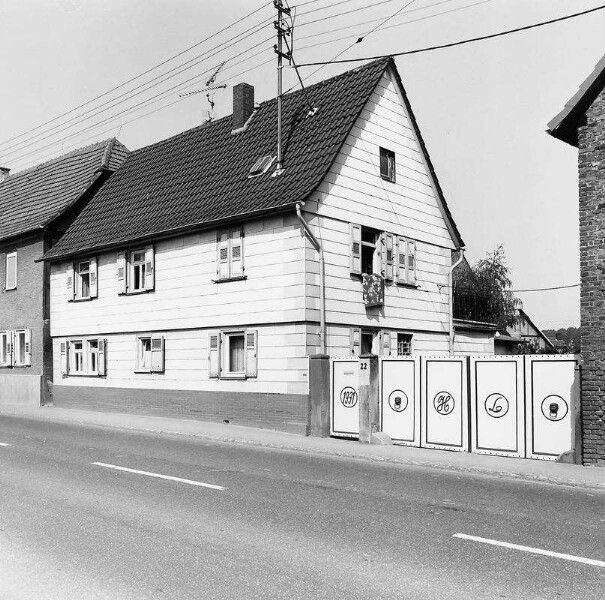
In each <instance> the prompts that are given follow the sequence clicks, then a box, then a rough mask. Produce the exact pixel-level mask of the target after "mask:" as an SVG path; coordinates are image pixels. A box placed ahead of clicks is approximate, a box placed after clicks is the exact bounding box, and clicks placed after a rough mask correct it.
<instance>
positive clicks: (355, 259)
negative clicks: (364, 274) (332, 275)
mask: <svg viewBox="0 0 605 600" xmlns="http://www.w3.org/2000/svg"><path fill="white" fill-rule="evenodd" d="M350 248H351V273H352V274H354V275H361V225H355V224H354V223H351V230H350Z"/></svg>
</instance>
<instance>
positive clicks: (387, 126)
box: [305, 75, 455, 352]
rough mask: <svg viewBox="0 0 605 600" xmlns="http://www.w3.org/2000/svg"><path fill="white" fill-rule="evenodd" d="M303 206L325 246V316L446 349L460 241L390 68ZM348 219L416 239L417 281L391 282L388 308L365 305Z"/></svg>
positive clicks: (312, 293) (312, 276)
mask: <svg viewBox="0 0 605 600" xmlns="http://www.w3.org/2000/svg"><path fill="white" fill-rule="evenodd" d="M380 146H382V147H384V148H387V149H389V150H392V151H394V152H395V156H396V182H395V183H391V182H388V181H384V180H383V179H381V177H380V162H379V148H380ZM305 210H307V211H309V212H310V213H313V214H312V215H310V216H307V218H308V221H309V223H310V226H311V228H312V230H313V232H314V233H315V235H316V236H317V237H318V239H320V240H321V241H322V244H323V247H324V255H325V260H326V321H327V322H328V323H330V324H333V325H336V324H342V325H344V324H346V325H357V326H362V327H363V326H366V327H378V328H380V329H389V330H400V331H401V330H407V331H410V332H412V333H414V339H415V340H417V344H415V345H414V350H415V351H423V352H424V351H426V352H447V350H448V338H447V334H448V328H449V289H448V287H447V283H448V277H447V274H448V269H449V266H450V264H451V258H450V257H451V250H452V249H453V248H454V246H455V245H454V243H453V242H452V239H451V236H450V233H449V231H448V228H447V225H446V222H445V220H444V218H443V215H442V212H441V209H440V206H439V201H438V199H437V196H436V193H435V191H434V188H433V186H432V185H431V179H430V174H429V172H428V170H427V168H426V166H425V163H424V160H423V157H422V155H421V150H420V145H419V142H418V140H417V139H416V136H415V133H414V131H413V128H412V125H411V122H410V118H409V116H408V114H407V112H406V109H405V105H404V103H403V101H402V99H401V98H400V96H399V92H398V89H397V88H396V86H395V84H394V83H393V81H391V79H390V77H389V76H388V75H385V76H384V77H383V79H382V81H381V82H380V84H379V85H378V87H377V89H376V90H375V91H374V93H373V95H372V97H371V99H370V101H369V102H368V104H367V105H366V107H365V109H364V110H363V112H362V114H361V116H360V117H359V119H358V121H357V123H356V124H355V126H354V128H353V130H352V131H351V133H350V135H349V136H348V138H347V140H346V143H345V145H344V148H343V149H342V151H341V153H340V155H339V156H338V158H337V160H336V162H335V164H334V165H333V166H332V168H331V169H330V172H329V174H328V176H327V177H326V179H325V180H324V181H323V183H322V184H321V186H320V187H319V189H318V192H317V193H316V194H315V195H314V196H313V199H312V200H311V201H309V202H307V203H306V206H305ZM350 223H357V224H360V225H363V226H367V227H372V228H375V229H378V230H379V231H387V232H389V233H393V234H396V235H401V236H405V237H407V238H409V239H412V240H416V246H417V250H416V252H417V254H416V256H417V283H418V285H417V287H410V286H401V285H390V284H387V286H386V294H385V304H384V307H382V308H380V309H371V310H366V308H365V306H364V304H363V296H362V286H361V280H360V278H358V277H357V278H355V277H351V275H350V262H349V261H350V258H349V255H350V238H349V235H350V233H349V224H350ZM306 252H307V254H306V256H307V264H308V267H307V296H308V299H307V307H308V311H307V318H308V319H309V320H315V321H317V320H319V265H318V262H317V253H316V252H315V251H314V250H313V248H312V247H311V245H310V244H308V243H307V251H306ZM342 331H345V330H344V329H343V330H342ZM347 338H348V333H347ZM313 339H314V338H311V339H310V340H309V341H310V342H312V341H313ZM328 344H330V342H328ZM343 344H344V341H343V342H342V344H341V343H338V344H337V345H336V347H344V345H343ZM346 347H347V349H348V341H347V343H346ZM313 350H314V348H313V349H310V351H313Z"/></svg>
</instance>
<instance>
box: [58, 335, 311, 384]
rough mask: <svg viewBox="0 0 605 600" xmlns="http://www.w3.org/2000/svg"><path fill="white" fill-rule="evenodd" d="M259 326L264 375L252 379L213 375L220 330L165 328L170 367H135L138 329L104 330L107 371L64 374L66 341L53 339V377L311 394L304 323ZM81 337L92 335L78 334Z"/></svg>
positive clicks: (61, 380)
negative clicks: (214, 337) (212, 352)
mask: <svg viewBox="0 0 605 600" xmlns="http://www.w3.org/2000/svg"><path fill="white" fill-rule="evenodd" d="M257 330H258V377H256V378H251V379H247V380H230V379H220V380H217V379H210V378H209V377H208V335H209V333H210V331H213V332H214V331H215V330H200V329H195V330H185V331H160V332H158V333H160V334H162V335H164V336H165V371H164V373H135V367H136V337H137V336H136V333H116V334H109V335H104V336H103V338H104V339H106V340H107V351H106V361H107V375H106V376H105V377H95V376H78V375H69V376H67V377H64V376H63V375H62V374H61V368H60V361H59V357H60V355H61V350H60V344H61V342H62V341H64V340H66V339H69V338H66V337H56V338H54V339H53V354H54V356H55V357H56V359H55V362H54V372H53V379H54V382H55V384H56V385H72V386H95V387H97V386H98V387H123V388H143V389H145V388H153V389H177V390H216V391H225V392H268V393H283V394H307V393H308V389H309V382H308V358H307V357H306V356H305V354H306V346H305V339H306V337H305V336H306V328H305V326H304V325H268V326H261V327H258V328H257ZM78 339H86V336H85V337H84V338H78Z"/></svg>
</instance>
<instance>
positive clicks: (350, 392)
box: [340, 386, 357, 408]
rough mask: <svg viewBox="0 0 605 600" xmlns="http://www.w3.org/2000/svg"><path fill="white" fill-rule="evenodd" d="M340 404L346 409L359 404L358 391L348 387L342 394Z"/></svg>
mask: <svg viewBox="0 0 605 600" xmlns="http://www.w3.org/2000/svg"><path fill="white" fill-rule="evenodd" d="M340 402H341V404H342V405H343V406H344V407H345V408H353V407H354V406H355V405H356V404H357V391H356V390H354V389H353V388H352V387H350V386H347V387H345V388H343V389H342V390H341V392H340Z"/></svg>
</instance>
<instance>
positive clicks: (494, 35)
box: [298, 4, 605, 68]
mask: <svg viewBox="0 0 605 600" xmlns="http://www.w3.org/2000/svg"><path fill="white" fill-rule="evenodd" d="M603 9H605V4H602V5H601V6H596V7H595V8H590V9H588V10H583V11H581V12H577V13H573V14H570V15H564V16H563V17H558V18H556V19H550V20H549V21H542V22H540V23H532V24H531V25H525V26H524V27H517V28H515V29H508V30H506V31H500V32H498V33H491V34H489V35H482V36H479V37H474V38H469V39H466V40H459V41H457V42H451V43H449V44H440V45H439V46H428V47H426V48H417V49H416V50H405V51H402V52H392V53H390V54H379V55H376V56H364V57H361V58H344V59H341V60H336V59H332V60H329V61H317V62H308V63H302V64H299V65H298V66H299V67H300V68H302V67H316V66H326V65H330V64H339V63H348V62H363V61H368V60H377V59H379V58H385V57H386V56H405V55H408V54H419V53H421V52H431V51H433V50H441V49H443V48H452V47H454V46H461V45H463V44H470V43H472V42H480V41H483V40H489V39H492V38H497V37H502V36H504V35H509V34H511V33H518V32H520V31H528V30H529V29H535V28H536V27H544V26H545V25H552V24H554V23H560V22H561V21H567V20H568V19H575V18H576V17H582V16H584V15H588V14H590V13H594V12H597V11H599V10H603ZM343 52H344V51H343ZM341 54H342V53H341Z"/></svg>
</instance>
